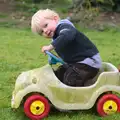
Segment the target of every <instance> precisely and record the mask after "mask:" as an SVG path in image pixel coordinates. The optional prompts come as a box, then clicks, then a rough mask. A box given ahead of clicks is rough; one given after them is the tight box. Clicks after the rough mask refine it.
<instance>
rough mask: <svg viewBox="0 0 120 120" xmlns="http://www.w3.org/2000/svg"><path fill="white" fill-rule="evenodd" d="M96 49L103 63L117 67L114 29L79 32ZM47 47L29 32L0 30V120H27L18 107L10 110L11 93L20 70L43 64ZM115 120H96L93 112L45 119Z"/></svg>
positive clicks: (119, 60) (108, 119)
mask: <svg viewBox="0 0 120 120" xmlns="http://www.w3.org/2000/svg"><path fill="white" fill-rule="evenodd" d="M82 32H84V33H85V34H86V35H87V36H88V37H89V38H90V39H91V40H92V41H93V42H94V43H95V44H96V45H97V47H98V49H99V51H100V54H101V57H102V59H103V61H107V62H111V63H112V64H114V65H115V66H118V64H120V54H119V51H120V50H119V48H120V44H119V38H120V34H119V32H116V31H115V30H111V31H105V32H98V31H89V30H82ZM46 44H49V41H47V40H46V39H44V38H42V37H40V36H35V35H33V34H32V33H31V31H30V30H29V29H17V28H16V29H15V28H5V27H1V28H0V120H8V119H9V120H28V118H27V117H26V116H25V115H24V113H23V107H22V106H21V107H20V108H19V109H17V110H16V111H13V110H12V109H11V107H10V104H11V94H12V91H13V89H14V84H15V80H16V78H17V76H18V75H19V74H20V73H21V72H22V71H27V70H29V69H33V68H37V67H41V66H43V65H45V64H46V63H47V56H44V54H42V53H41V47H42V46H43V45H46ZM56 119H57V120H88V119H89V120H93V119H94V120H113V119H114V120H119V119H120V115H118V114H115V115H112V116H108V117H105V118H101V117H99V116H98V115H97V114H96V112H95V110H94V109H90V110H85V111H73V112H59V111H57V110H55V109H53V110H52V112H51V113H50V115H49V116H48V118H45V120H56Z"/></svg>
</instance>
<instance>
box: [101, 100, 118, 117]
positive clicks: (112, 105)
mask: <svg viewBox="0 0 120 120" xmlns="http://www.w3.org/2000/svg"><path fill="white" fill-rule="evenodd" d="M117 109H118V107H117V104H116V102H115V101H113V100H108V101H106V102H105V103H104V105H103V110H104V112H105V113H106V114H107V115H109V114H113V113H115V112H117Z"/></svg>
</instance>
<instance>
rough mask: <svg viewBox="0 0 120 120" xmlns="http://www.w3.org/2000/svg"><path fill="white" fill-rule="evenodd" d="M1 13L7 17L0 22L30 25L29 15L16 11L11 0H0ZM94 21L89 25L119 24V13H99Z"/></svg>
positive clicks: (1, 18)
mask: <svg viewBox="0 0 120 120" xmlns="http://www.w3.org/2000/svg"><path fill="white" fill-rule="evenodd" d="M1 13H2V14H5V15H7V17H0V22H13V23H15V25H17V26H18V27H25V26H26V27H28V26H30V19H31V17H30V16H28V15H27V16H26V15H25V13H24V12H20V11H16V8H15V3H14V2H13V0H0V14H1ZM94 21H95V22H94ZM94 21H93V22H91V23H90V26H91V27H94V26H97V25H103V24H109V25H110V26H113V27H115V26H119V25H120V13H112V12H105V13H101V14H100V15H99V16H98V17H96V18H95V19H94Z"/></svg>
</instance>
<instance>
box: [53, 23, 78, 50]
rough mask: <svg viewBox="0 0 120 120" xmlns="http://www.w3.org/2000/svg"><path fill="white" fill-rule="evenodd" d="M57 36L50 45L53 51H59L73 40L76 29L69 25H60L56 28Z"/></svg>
mask: <svg viewBox="0 0 120 120" xmlns="http://www.w3.org/2000/svg"><path fill="white" fill-rule="evenodd" d="M57 35H58V36H57V37H56V38H55V39H54V40H53V41H52V43H51V44H52V45H53V47H54V48H55V49H57V50H60V49H62V48H64V47H65V46H66V45H67V44H68V43H69V42H72V41H73V40H74V38H75V35H76V29H75V28H74V27H73V26H71V25H69V24H61V25H59V26H58V28H57Z"/></svg>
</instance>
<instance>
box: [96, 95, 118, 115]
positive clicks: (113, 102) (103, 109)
mask: <svg viewBox="0 0 120 120" xmlns="http://www.w3.org/2000/svg"><path fill="white" fill-rule="evenodd" d="M97 112H98V114H99V115H100V116H106V115H110V114H113V113H116V112H120V99H119V98H118V97H117V96H116V95H114V94H106V95H103V96H102V97H101V98H100V99H99V100H98V102H97Z"/></svg>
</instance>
